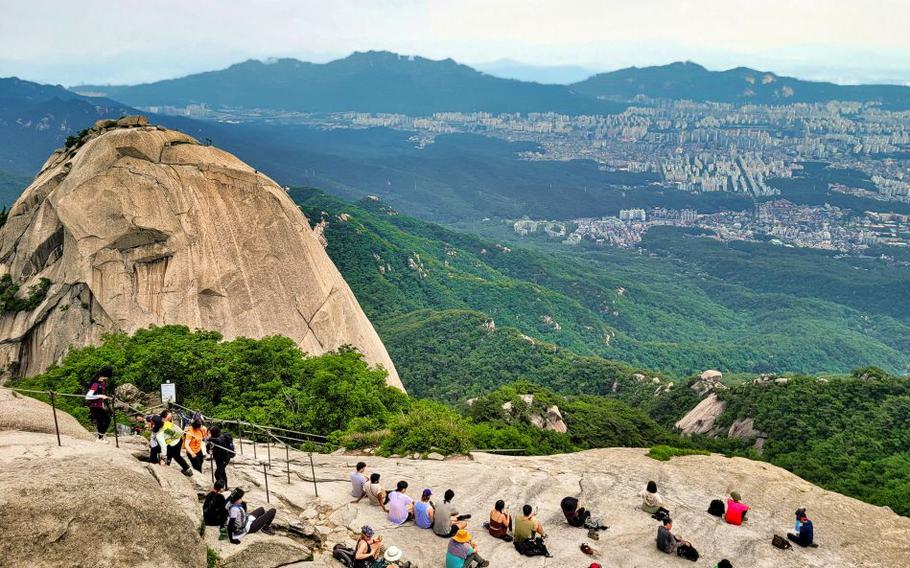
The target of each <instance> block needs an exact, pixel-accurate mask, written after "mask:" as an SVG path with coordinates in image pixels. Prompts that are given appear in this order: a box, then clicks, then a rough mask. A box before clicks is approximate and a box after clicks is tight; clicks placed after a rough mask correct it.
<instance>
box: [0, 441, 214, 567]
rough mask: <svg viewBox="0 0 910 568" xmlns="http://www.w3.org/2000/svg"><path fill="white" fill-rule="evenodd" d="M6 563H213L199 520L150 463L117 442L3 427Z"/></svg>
mask: <svg viewBox="0 0 910 568" xmlns="http://www.w3.org/2000/svg"><path fill="white" fill-rule="evenodd" d="M0 532H2V534H3V538H0V565H2V566H4V568H18V567H22V568H35V567H44V566H67V567H73V568H80V567H84V568H107V567H111V568H113V567H120V566H132V567H136V568H145V567H147V568H159V567H161V566H181V567H187V568H193V567H200V568H201V567H204V566H205V565H206V549H205V544H204V543H203V541H202V539H201V538H200V537H199V533H198V531H197V530H196V526H194V524H193V522H192V521H191V520H190V518H189V517H187V516H186V514H184V512H183V511H182V510H181V509H180V507H179V506H178V505H177V504H176V502H175V501H174V500H173V499H172V497H171V496H170V495H169V494H167V493H166V492H164V491H163V490H162V489H161V487H159V486H158V484H157V483H155V480H154V478H153V477H152V476H151V475H149V473H148V471H147V470H146V469H145V467H144V466H143V465H141V464H140V463H139V462H137V461H136V460H134V459H133V458H132V457H130V456H129V454H127V453H126V452H123V451H118V450H116V449H114V448H112V446H111V445H108V444H102V443H98V442H86V441H80V440H77V439H74V438H71V437H66V438H65V442H64V445H63V447H57V442H56V439H55V437H54V436H53V435H48V434H38V433H31V432H0Z"/></svg>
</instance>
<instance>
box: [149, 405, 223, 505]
mask: <svg viewBox="0 0 910 568" xmlns="http://www.w3.org/2000/svg"><path fill="white" fill-rule="evenodd" d="M145 422H146V427H147V428H148V430H149V432H150V433H151V436H150V437H149V462H150V463H157V464H161V465H171V463H172V462H175V463H176V464H177V465H179V466H180V470H181V472H182V473H183V475H186V476H187V477H190V476H192V475H193V470H196V471H198V472H202V464H203V462H204V461H205V459H206V457H208V456H209V454H211V457H212V462H213V463H214V468H215V471H214V477H215V479H216V480H220V481H222V482H224V485H225V487H227V482H228V479H227V464H228V462H229V461H231V459H232V458H233V457H234V439H233V437H231V435H230V434H229V433H227V432H222V431H221V428H219V427H218V426H212V428H211V429H209V428H208V427H206V425H205V420H204V419H203V417H202V415H201V414H199V413H195V414H193V416H192V418H191V419H190V420H189V421H188V423H185V422H186V421H185V420H182V419H178V418H176V417H175V415H174V411H173V410H171V409H169V408H168V409H164V410H162V411H161V412H160V413H159V414H150V415H148V416H146V417H145ZM178 422H181V423H184V426H183V427H181V426H180V424H178ZM182 452H185V453H186V459H184V457H183V454H182ZM187 460H189V461H187Z"/></svg>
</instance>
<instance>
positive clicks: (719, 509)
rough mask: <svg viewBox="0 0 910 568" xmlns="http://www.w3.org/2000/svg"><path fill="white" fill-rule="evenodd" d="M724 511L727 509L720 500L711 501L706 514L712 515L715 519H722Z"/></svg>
mask: <svg viewBox="0 0 910 568" xmlns="http://www.w3.org/2000/svg"><path fill="white" fill-rule="evenodd" d="M726 510H727V508H726V507H725V506H724V502H723V501H721V500H720V499H715V500H713V501H711V504H710V505H709V506H708V514H709V515H714V516H715V517H723V516H724V512H725V511H726Z"/></svg>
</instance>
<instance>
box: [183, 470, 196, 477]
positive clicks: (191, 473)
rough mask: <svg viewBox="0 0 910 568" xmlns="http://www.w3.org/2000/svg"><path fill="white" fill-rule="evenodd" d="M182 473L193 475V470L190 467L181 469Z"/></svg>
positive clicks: (188, 475)
mask: <svg viewBox="0 0 910 568" xmlns="http://www.w3.org/2000/svg"><path fill="white" fill-rule="evenodd" d="M180 473H182V474H183V475H185V476H187V477H193V470H191V469H190V468H186V469H185V470H183V471H181V472H180Z"/></svg>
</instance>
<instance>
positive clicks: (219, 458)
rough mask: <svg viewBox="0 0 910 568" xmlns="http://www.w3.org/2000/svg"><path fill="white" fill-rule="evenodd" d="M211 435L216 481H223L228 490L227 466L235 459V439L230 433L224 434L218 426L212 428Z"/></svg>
mask: <svg viewBox="0 0 910 568" xmlns="http://www.w3.org/2000/svg"><path fill="white" fill-rule="evenodd" d="M209 434H210V436H209V445H210V446H211V450H210V452H211V454H212V461H214V462H215V479H220V480H221V481H223V482H224V487H225V488H227V487H228V478H227V464H228V462H229V461H231V459H232V458H233V457H234V438H233V437H232V436H231V435H230V434H229V433H227V432H222V431H221V428H220V427H218V426H212V429H211V431H210V432H209Z"/></svg>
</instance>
